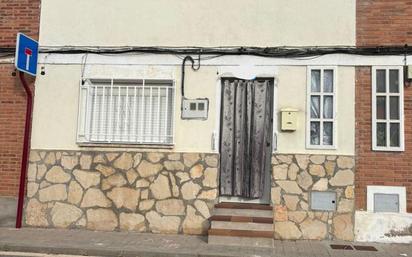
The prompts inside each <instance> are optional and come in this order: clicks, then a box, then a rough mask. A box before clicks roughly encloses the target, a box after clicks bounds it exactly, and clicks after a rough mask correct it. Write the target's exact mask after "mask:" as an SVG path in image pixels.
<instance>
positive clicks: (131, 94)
mask: <svg viewBox="0 0 412 257" xmlns="http://www.w3.org/2000/svg"><path fill="white" fill-rule="evenodd" d="M80 91H81V92H80V110H79V127H78V135H77V138H78V142H79V143H114V144H116V143H118V144H173V116H174V84H173V81H171V80H118V79H111V80H107V79H106V80H100V79H93V80H87V81H86V82H85V83H84V85H82V86H81V89H80Z"/></svg>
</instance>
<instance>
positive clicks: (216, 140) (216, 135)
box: [212, 76, 278, 204]
mask: <svg viewBox="0 0 412 257" xmlns="http://www.w3.org/2000/svg"><path fill="white" fill-rule="evenodd" d="M231 78H236V76H221V77H219V78H218V80H217V85H216V86H217V88H216V127H215V131H214V132H213V136H212V141H213V142H212V148H213V150H214V151H215V152H217V153H219V159H220V138H221V118H222V81H223V80H225V79H231ZM239 79H241V78H239ZM254 79H271V80H272V81H273V96H272V101H273V103H272V104H273V107H272V115H273V124H272V151H271V154H272V155H273V154H274V153H275V152H276V150H277V136H278V113H277V110H278V106H277V105H278V98H277V96H278V85H277V79H276V76H256V77H255V78H254ZM245 80H251V79H245ZM219 181H220V167H219ZM271 182H272V176H271V172H267V174H265V192H264V195H265V196H264V197H262V198H259V199H252V200H248V199H245V198H242V197H229V196H220V187H219V188H218V190H219V191H218V201H219V202H237V203H239V202H240V203H242V202H243V203H261V204H270V203H271V195H270V190H271Z"/></svg>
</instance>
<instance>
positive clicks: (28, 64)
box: [14, 33, 39, 76]
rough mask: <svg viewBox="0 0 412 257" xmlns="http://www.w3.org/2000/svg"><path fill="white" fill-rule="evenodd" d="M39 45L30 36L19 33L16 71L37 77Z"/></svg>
mask: <svg viewBox="0 0 412 257" xmlns="http://www.w3.org/2000/svg"><path fill="white" fill-rule="evenodd" d="M38 50H39V43H38V42H37V41H35V40H33V39H31V38H29V37H28V36H26V35H24V34H22V33H17V42H16V57H15V63H14V65H15V66H16V69H17V70H19V71H22V72H25V73H28V74H30V75H33V76H36V72H37V57H38Z"/></svg>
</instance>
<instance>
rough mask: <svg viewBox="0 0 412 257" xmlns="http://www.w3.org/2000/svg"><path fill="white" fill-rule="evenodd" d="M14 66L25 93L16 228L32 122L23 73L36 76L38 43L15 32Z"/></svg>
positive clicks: (19, 216)
mask: <svg viewBox="0 0 412 257" xmlns="http://www.w3.org/2000/svg"><path fill="white" fill-rule="evenodd" d="M16 42H17V43H16V56H15V66H16V69H17V70H19V77H20V81H21V83H22V84H23V87H24V90H25V92H26V95H27V103H26V123H25V127H24V141H23V154H22V159H21V172H20V185H19V200H18V203H17V215H16V216H17V217H16V228H21V223H22V219H23V205H24V195H25V189H26V176H27V163H28V158H29V151H30V134H31V133H30V132H31V123H32V109H33V93H32V91H31V89H30V87H29V85H28V83H27V81H26V78H25V77H24V73H28V74H30V75H32V76H36V72H37V58H38V48H39V44H38V43H37V42H36V41H35V40H33V39H31V38H29V37H27V36H26V35H24V34H22V33H18V34H17V41H16Z"/></svg>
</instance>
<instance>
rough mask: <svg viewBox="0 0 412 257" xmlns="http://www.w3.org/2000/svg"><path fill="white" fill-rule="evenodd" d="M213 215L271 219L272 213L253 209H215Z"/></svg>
mask: <svg viewBox="0 0 412 257" xmlns="http://www.w3.org/2000/svg"><path fill="white" fill-rule="evenodd" d="M213 215H220V216H243V217H264V218H273V211H272V210H254V209H229V208H218V207H215V209H214V212H213Z"/></svg>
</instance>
